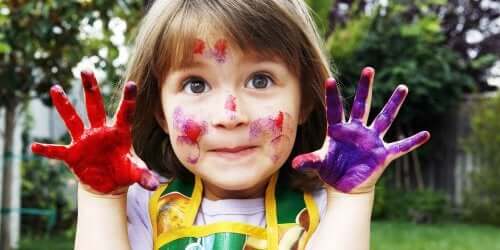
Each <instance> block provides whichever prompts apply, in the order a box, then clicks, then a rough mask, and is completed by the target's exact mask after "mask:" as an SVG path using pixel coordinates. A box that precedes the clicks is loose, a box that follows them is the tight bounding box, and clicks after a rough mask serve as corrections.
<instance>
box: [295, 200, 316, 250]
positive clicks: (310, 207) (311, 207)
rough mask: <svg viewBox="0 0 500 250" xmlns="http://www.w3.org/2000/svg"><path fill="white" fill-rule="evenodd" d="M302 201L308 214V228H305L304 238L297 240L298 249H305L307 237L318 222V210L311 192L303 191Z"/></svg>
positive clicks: (309, 236)
mask: <svg viewBox="0 0 500 250" xmlns="http://www.w3.org/2000/svg"><path fill="white" fill-rule="evenodd" d="M304 201H305V203H306V209H307V212H308V214H309V228H307V231H306V235H305V237H304V240H301V241H300V242H299V250H302V249H305V247H306V245H305V244H306V242H309V239H311V236H312V235H313V233H314V232H315V231H316V228H317V227H318V224H319V210H318V207H317V206H316V202H315V201H314V198H313V196H312V195H311V193H304Z"/></svg>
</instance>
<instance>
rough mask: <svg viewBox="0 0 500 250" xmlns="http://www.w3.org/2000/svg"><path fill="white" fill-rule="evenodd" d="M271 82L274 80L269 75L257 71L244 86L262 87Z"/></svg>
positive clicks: (269, 84) (267, 85)
mask: <svg viewBox="0 0 500 250" xmlns="http://www.w3.org/2000/svg"><path fill="white" fill-rule="evenodd" d="M273 84H274V82H273V80H272V79H271V77H269V76H267V75H265V74H260V73H259V74H255V75H253V76H252V78H251V79H250V80H249V81H248V82H247V84H246V86H247V87H249V88H251V89H264V88H267V87H269V86H271V85H273ZM250 85H251V86H250Z"/></svg>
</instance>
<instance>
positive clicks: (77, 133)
mask: <svg viewBox="0 0 500 250" xmlns="http://www.w3.org/2000/svg"><path fill="white" fill-rule="evenodd" d="M50 97H51V98H52V103H53V104H54V106H55V107H56V109H57V112H58V113H59V115H60V116H61V118H62V119H63V121H64V124H66V127H67V128H68V130H69V133H70V134H71V137H73V138H75V139H77V138H80V137H81V136H82V134H83V129H84V126H83V122H82V119H81V118H80V116H78V114H77V113H76V110H75V108H74V107H73V105H71V103H70V102H69V100H68V97H67V96H66V94H65V93H64V90H63V89H62V88H61V86H59V85H54V86H52V87H51V88H50Z"/></svg>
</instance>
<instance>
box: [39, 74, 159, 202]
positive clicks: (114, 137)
mask: <svg viewBox="0 0 500 250" xmlns="http://www.w3.org/2000/svg"><path fill="white" fill-rule="evenodd" d="M81 76H82V83H83V87H84V90H85V103H86V107H87V114H88V118H89V121H90V128H84V125H83V122H82V119H81V118H80V117H79V116H78V114H77V113H76V111H75V108H74V107H73V106H72V105H71V103H70V102H69V100H68V98H67V97H66V95H65V93H64V90H63V89H62V88H61V87H60V86H59V85H55V86H53V87H52V88H51V89H50V96H51V98H52V101H53V103H54V106H55V107H56V109H57V111H58V112H59V114H60V115H61V117H62V119H63V120H64V123H65V124H66V127H67V128H68V130H69V133H70V135H71V138H72V141H71V144H70V145H50V144H41V143H33V144H32V145H31V150H32V151H33V153H36V154H39V155H42V156H45V157H47V158H53V159H58V160H63V161H64V162H65V163H66V164H67V165H68V166H69V168H70V170H71V171H72V172H73V173H74V174H75V176H76V177H77V179H78V180H79V181H80V182H81V183H82V184H84V187H85V189H87V190H88V191H90V192H93V193H98V194H109V193H112V194H117V193H124V192H126V189H127V188H128V186H130V185H131V184H133V183H135V182H138V183H139V184H140V185H141V186H143V187H144V188H146V189H149V190H154V189H156V187H157V186H158V185H159V182H158V179H157V177H156V176H155V175H154V174H153V172H152V171H150V170H149V169H148V168H147V167H146V164H145V163H144V162H143V161H142V160H141V159H139V158H138V157H137V156H135V155H134V154H133V153H132V152H131V148H132V139H131V132H130V129H131V122H132V118H133V113H134V111H135V96H136V92H137V87H136V85H135V83H133V82H128V83H127V84H126V85H125V87H124V94H123V99H122V101H121V103H120V107H119V108H118V112H117V116H116V121H115V122H114V124H113V125H108V124H106V113H105V110H104V104H103V100H102V97H101V93H100V91H99V87H98V85H97V81H96V79H95V77H94V74H93V73H92V72H86V71H84V72H82V73H81Z"/></svg>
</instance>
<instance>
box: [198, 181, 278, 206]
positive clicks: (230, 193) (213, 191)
mask: <svg viewBox="0 0 500 250" xmlns="http://www.w3.org/2000/svg"><path fill="white" fill-rule="evenodd" d="M268 182H269V179H267V180H265V181H263V182H261V183H259V184H257V185H255V186H254V187H251V188H248V189H239V190H227V189H222V188H220V187H217V186H215V185H211V184H210V183H208V182H205V181H203V192H204V196H205V198H207V199H209V200H212V201H217V200H223V199H254V198H259V197H263V196H264V194H265V192H266V188H267V183H268Z"/></svg>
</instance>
